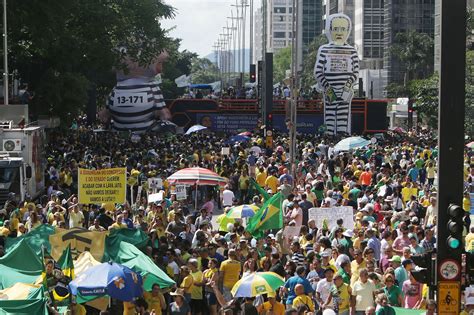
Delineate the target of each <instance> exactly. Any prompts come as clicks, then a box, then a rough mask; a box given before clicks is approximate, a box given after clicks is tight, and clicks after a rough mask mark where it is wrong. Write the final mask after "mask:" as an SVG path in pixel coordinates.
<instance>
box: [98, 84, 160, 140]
mask: <svg viewBox="0 0 474 315" xmlns="http://www.w3.org/2000/svg"><path fill="white" fill-rule="evenodd" d="M165 106H166V105H165V102H164V100H163V94H162V92H161V90H160V88H159V87H158V83H157V82H156V81H145V80H137V79H130V80H125V81H121V82H119V83H118V84H117V86H115V88H114V89H113V90H112V92H111V93H110V95H109V100H108V104H107V109H108V110H109V111H110V114H111V115H112V120H113V124H112V126H113V128H114V129H115V130H117V131H129V130H130V131H134V132H144V131H146V130H147V129H149V128H150V127H151V126H152V125H153V124H154V123H155V121H156V117H155V111H156V110H160V109H162V108H164V107H165Z"/></svg>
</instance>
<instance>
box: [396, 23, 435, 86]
mask: <svg viewBox="0 0 474 315" xmlns="http://www.w3.org/2000/svg"><path fill="white" fill-rule="evenodd" d="M391 52H392V53H393V54H394V55H395V56H396V57H397V58H398V59H400V61H401V62H402V63H403V64H404V65H405V66H406V72H405V83H408V81H410V80H417V79H423V78H426V77H428V76H430V75H431V74H432V72H433V58H434V42H433V38H432V37H431V36H430V35H428V34H425V33H418V32H417V31H415V30H412V31H408V32H402V33H398V34H397V35H396V36H395V44H394V45H393V46H392V49H391Z"/></svg>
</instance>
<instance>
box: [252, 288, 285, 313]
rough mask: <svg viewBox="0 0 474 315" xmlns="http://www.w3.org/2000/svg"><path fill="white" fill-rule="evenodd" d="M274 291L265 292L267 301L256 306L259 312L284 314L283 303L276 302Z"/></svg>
mask: <svg viewBox="0 0 474 315" xmlns="http://www.w3.org/2000/svg"><path fill="white" fill-rule="evenodd" d="M275 296H276V294H275V292H271V293H268V294H267V297H268V301H267V302H265V303H263V304H260V305H259V306H257V311H258V313H259V314H261V315H263V314H273V315H284V314H285V305H283V304H282V303H280V302H278V301H277V300H276V298H275Z"/></svg>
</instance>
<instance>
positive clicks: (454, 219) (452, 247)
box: [447, 204, 464, 258]
mask: <svg viewBox="0 0 474 315" xmlns="http://www.w3.org/2000/svg"><path fill="white" fill-rule="evenodd" d="M447 229H448V234H449V236H448V239H447V246H448V253H449V256H451V257H452V258H460V257H461V254H462V252H463V242H462V233H463V230H464V210H463V209H462V208H461V207H460V206H458V205H455V204H450V205H449V207H448V224H447Z"/></svg>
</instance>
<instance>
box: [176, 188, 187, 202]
mask: <svg viewBox="0 0 474 315" xmlns="http://www.w3.org/2000/svg"><path fill="white" fill-rule="evenodd" d="M186 197H187V195H186V185H176V200H185V199H186Z"/></svg>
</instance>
